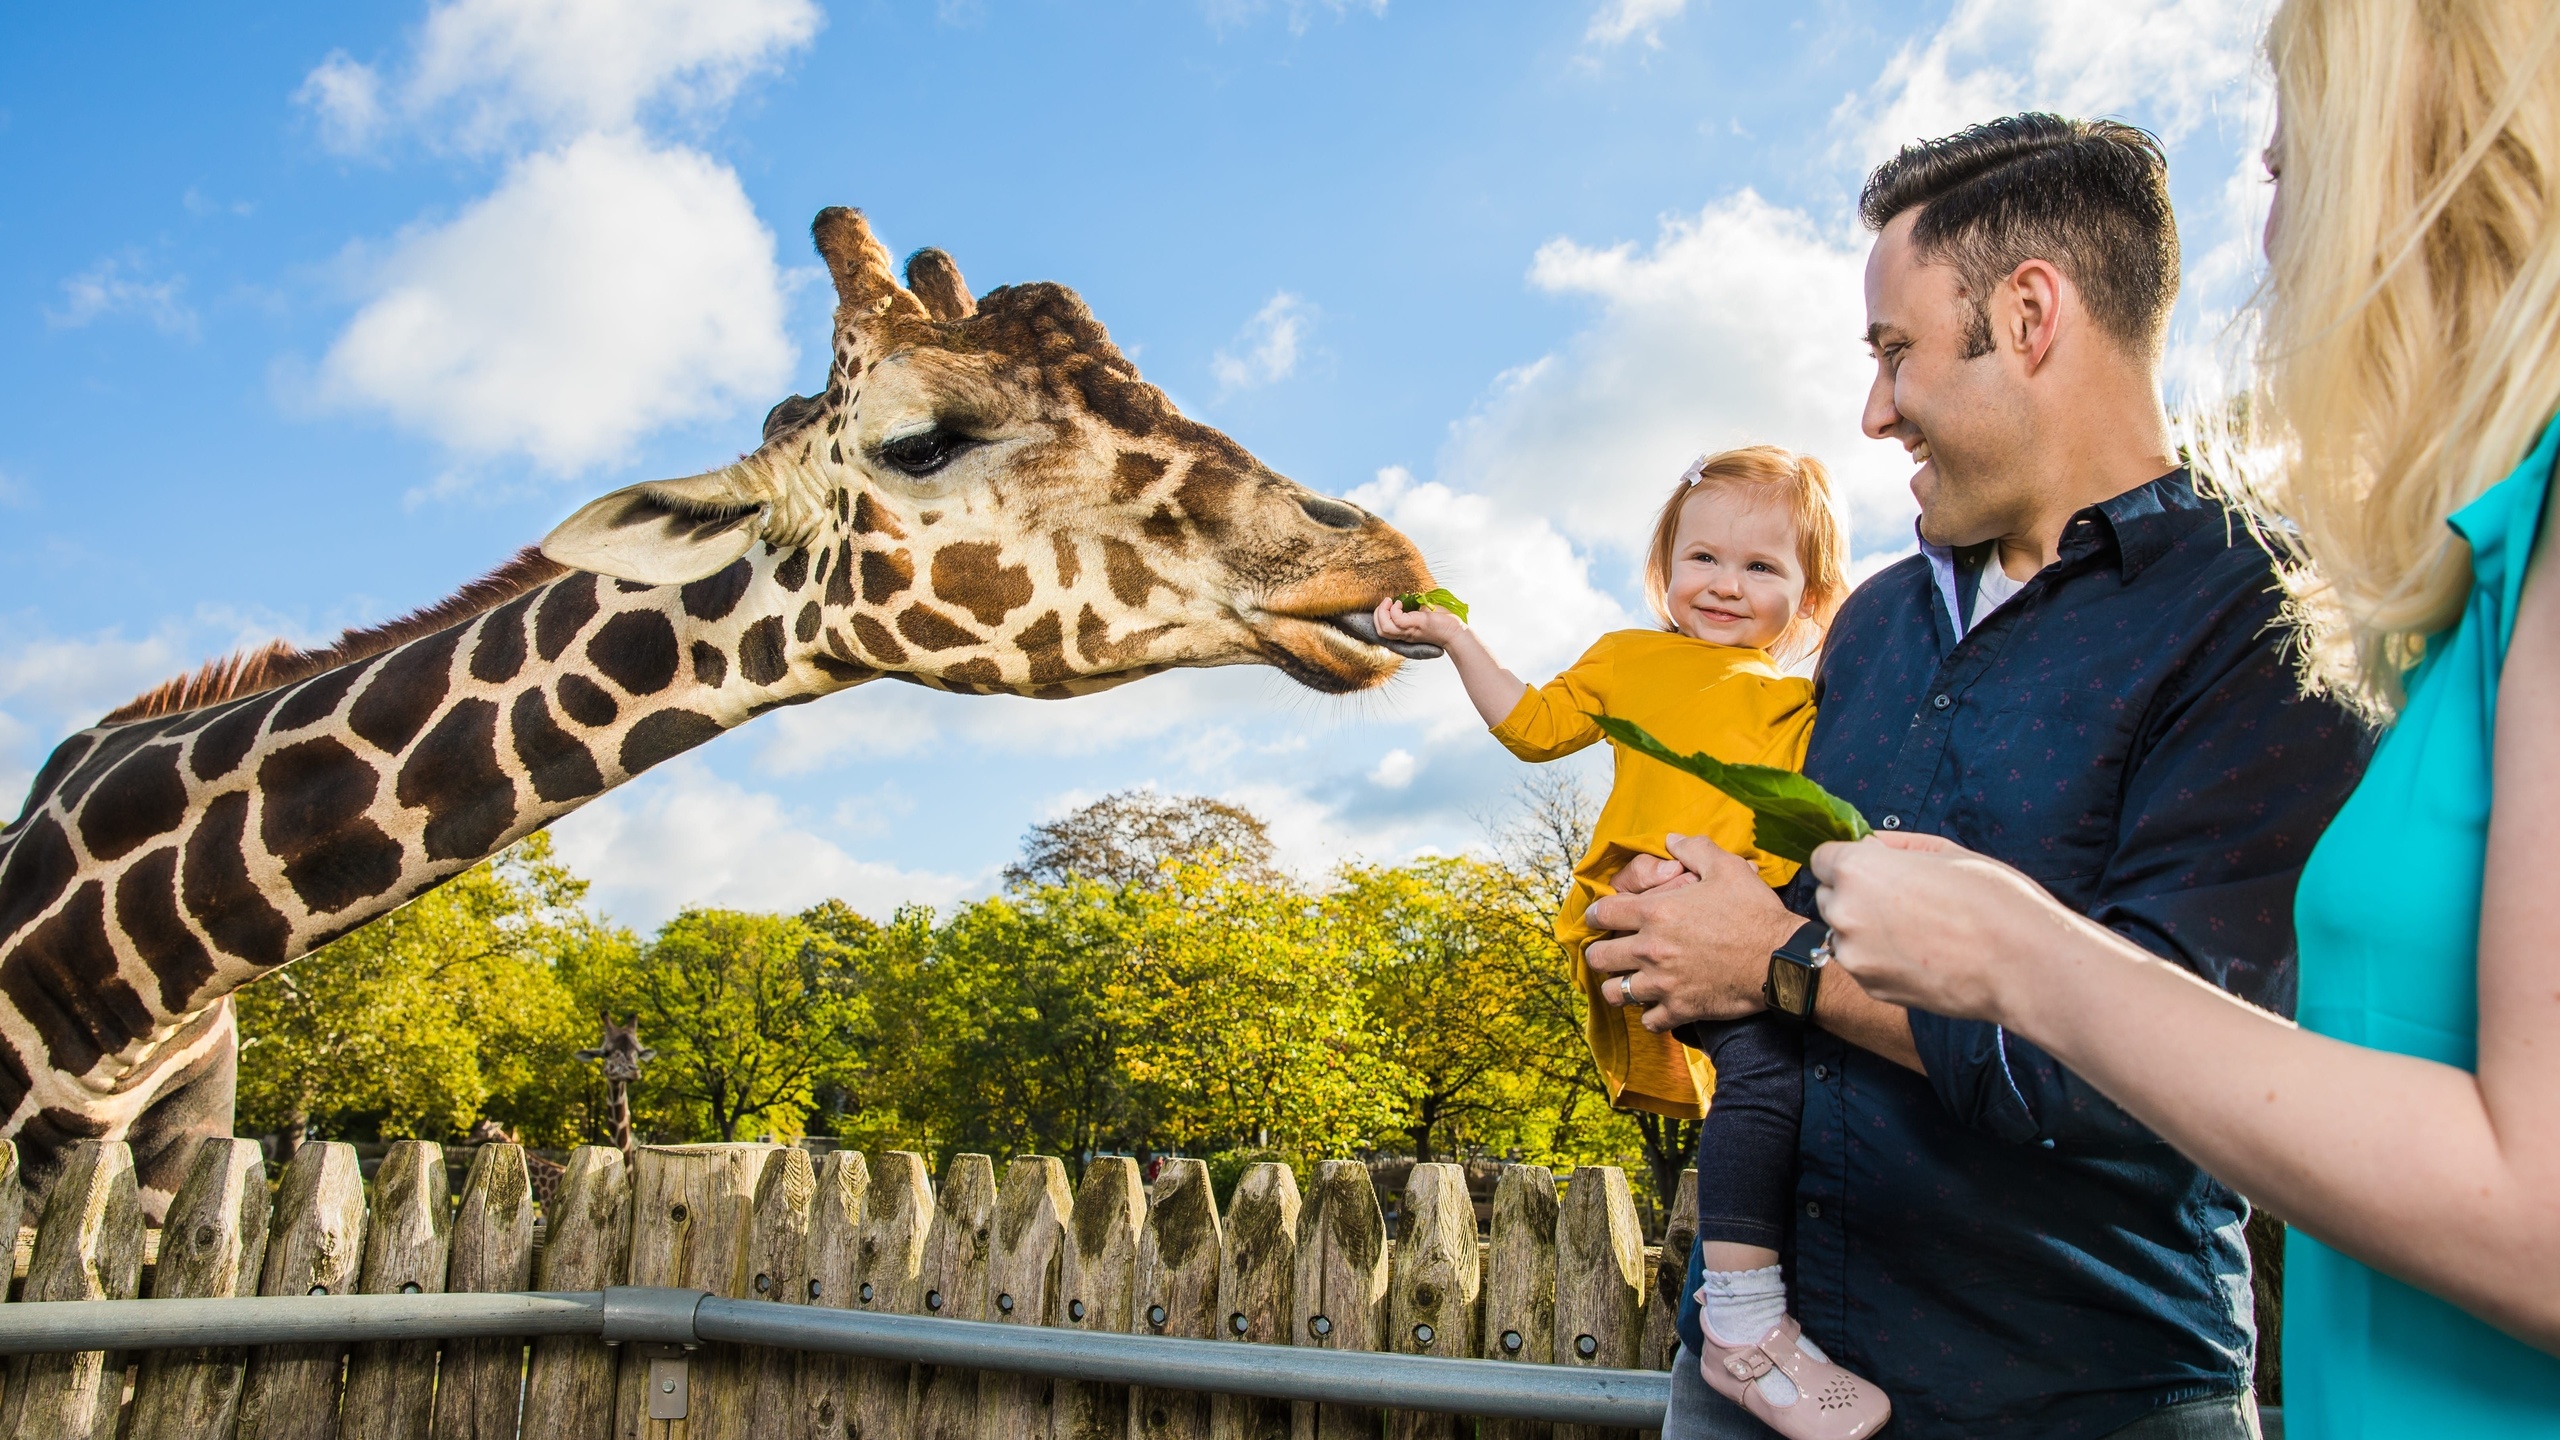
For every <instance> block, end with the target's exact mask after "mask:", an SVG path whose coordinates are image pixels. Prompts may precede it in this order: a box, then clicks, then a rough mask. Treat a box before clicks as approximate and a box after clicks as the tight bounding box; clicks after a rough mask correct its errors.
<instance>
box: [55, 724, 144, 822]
mask: <svg viewBox="0 0 2560 1440" xmlns="http://www.w3.org/2000/svg"><path fill="white" fill-rule="evenodd" d="M159 728H160V727H159V726H157V725H128V726H125V727H123V728H122V729H118V730H112V731H109V732H108V733H107V736H106V738H105V739H103V740H101V741H99V742H98V745H97V748H96V749H93V750H91V751H90V752H89V755H88V758H87V759H85V760H83V761H81V762H80V764H79V765H78V766H77V767H75V768H74V769H73V770H72V771H71V773H70V774H68V775H65V776H63V777H62V784H61V786H60V787H59V788H57V789H56V790H55V791H54V792H53V800H54V802H55V803H56V804H58V805H60V806H61V807H62V811H63V813H64V814H66V815H68V814H70V813H72V812H73V811H76V810H78V809H79V808H80V801H81V797H83V796H85V795H87V794H88V793H89V787H90V786H92V785H95V784H97V783H98V782H99V781H101V780H103V779H105V778H106V777H107V776H108V775H110V774H112V773H113V772H114V770H115V768H116V766H118V765H120V764H122V763H124V757H126V756H127V755H130V754H132V753H133V752H134V751H136V750H139V749H141V748H142V747H143V746H144V745H145V744H147V743H149V742H150V741H151V740H152V739H153V738H154V736H156V735H157V733H158V732H159ZM29 793H30V794H31V795H32V794H33V793H34V792H32V791H30V792H29Z"/></svg>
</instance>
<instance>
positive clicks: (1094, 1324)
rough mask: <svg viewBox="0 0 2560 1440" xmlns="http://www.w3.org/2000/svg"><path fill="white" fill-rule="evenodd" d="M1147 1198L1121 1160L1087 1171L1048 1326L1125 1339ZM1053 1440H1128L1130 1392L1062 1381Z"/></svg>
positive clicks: (1099, 1160)
mask: <svg viewBox="0 0 2560 1440" xmlns="http://www.w3.org/2000/svg"><path fill="white" fill-rule="evenodd" d="M1146 1211H1147V1192H1146V1190H1145V1188H1144V1187H1143V1186H1142V1185H1140V1184H1139V1181H1138V1162H1137V1161H1135V1160H1132V1159H1130V1158H1128V1157H1127V1156H1125V1155H1105V1156H1098V1157H1096V1158H1095V1159H1093V1160H1091V1161H1089V1162H1087V1163H1086V1165H1085V1167H1084V1180H1083V1182H1082V1183H1081V1184H1079V1185H1077V1186H1076V1198H1075V1210H1074V1221H1073V1223H1072V1224H1070V1225H1069V1226H1068V1228H1067V1236H1066V1253H1065V1254H1064V1256H1063V1257H1062V1258H1061V1260H1060V1263H1059V1266H1058V1294H1059V1296H1060V1297H1061V1301H1062V1303H1061V1305H1060V1311H1061V1313H1059V1314H1058V1315H1056V1316H1054V1317H1052V1319H1051V1320H1050V1322H1049V1323H1051V1324H1053V1325H1060V1326H1064V1327H1065V1328H1067V1329H1070V1330H1100V1331H1103V1332H1106V1333H1108V1334H1113V1335H1126V1334H1128V1333H1129V1320H1130V1312H1131V1310H1132V1309H1133V1307H1134V1302H1135V1300H1136V1298H1137V1284H1138V1226H1139V1223H1140V1221H1141V1220H1142V1219H1143V1217H1144V1216H1145V1215H1146ZM1051 1403H1052V1406H1053V1408H1052V1410H1051V1412H1050V1420H1049V1429H1050V1434H1051V1435H1052V1436H1054V1437H1055V1440H1128V1432H1129V1387H1127V1386H1126V1385H1096V1384H1092V1383H1090V1382H1087V1381H1080V1380H1061V1381H1059V1382H1058V1385H1057V1390H1056V1392H1055V1395H1054V1398H1053V1399H1052V1402H1051Z"/></svg>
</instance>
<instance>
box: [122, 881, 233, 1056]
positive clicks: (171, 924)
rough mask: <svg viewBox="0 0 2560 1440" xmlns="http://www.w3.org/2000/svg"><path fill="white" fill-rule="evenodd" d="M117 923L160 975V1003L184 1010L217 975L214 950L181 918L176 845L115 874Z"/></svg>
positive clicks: (172, 1011)
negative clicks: (205, 944)
mask: <svg viewBox="0 0 2560 1440" xmlns="http://www.w3.org/2000/svg"><path fill="white" fill-rule="evenodd" d="M116 928H117V929H119V930H121V931H123V932H124V937H125V939H127V940H129V941H131V942H132V943H133V948H134V951H135V952H136V953H137V954H139V955H141V957H142V963H143V964H145V965H147V966H149V967H151V973H152V975H153V976H154V977H156V978H157V979H158V980H159V981H160V1008H161V1009H163V1010H166V1011H168V1012H169V1013H170V1014H172V1015H179V1014H184V1013H185V1012H186V1010H187V1008H188V1006H189V1003H190V1002H191V1001H193V1000H194V998H195V993H196V987H197V986H199V985H202V984H203V983H204V982H206V981H207V980H210V979H212V978H213V956H212V954H211V953H209V952H208V951H206V949H205V948H204V942H203V941H201V940H198V939H197V938H196V932H194V931H193V930H190V929H188V928H187V923H186V922H185V921H184V920H181V919H179V918H178V847H177V846H175V845H164V846H162V847H161V848H159V849H157V850H154V851H152V852H151V853H150V854H148V855H145V856H143V857H142V858H141V859H139V860H136V861H134V862H133V863H132V864H131V865H129V866H126V867H125V872H124V873H123V874H122V875H119V876H117V877H116Z"/></svg>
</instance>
